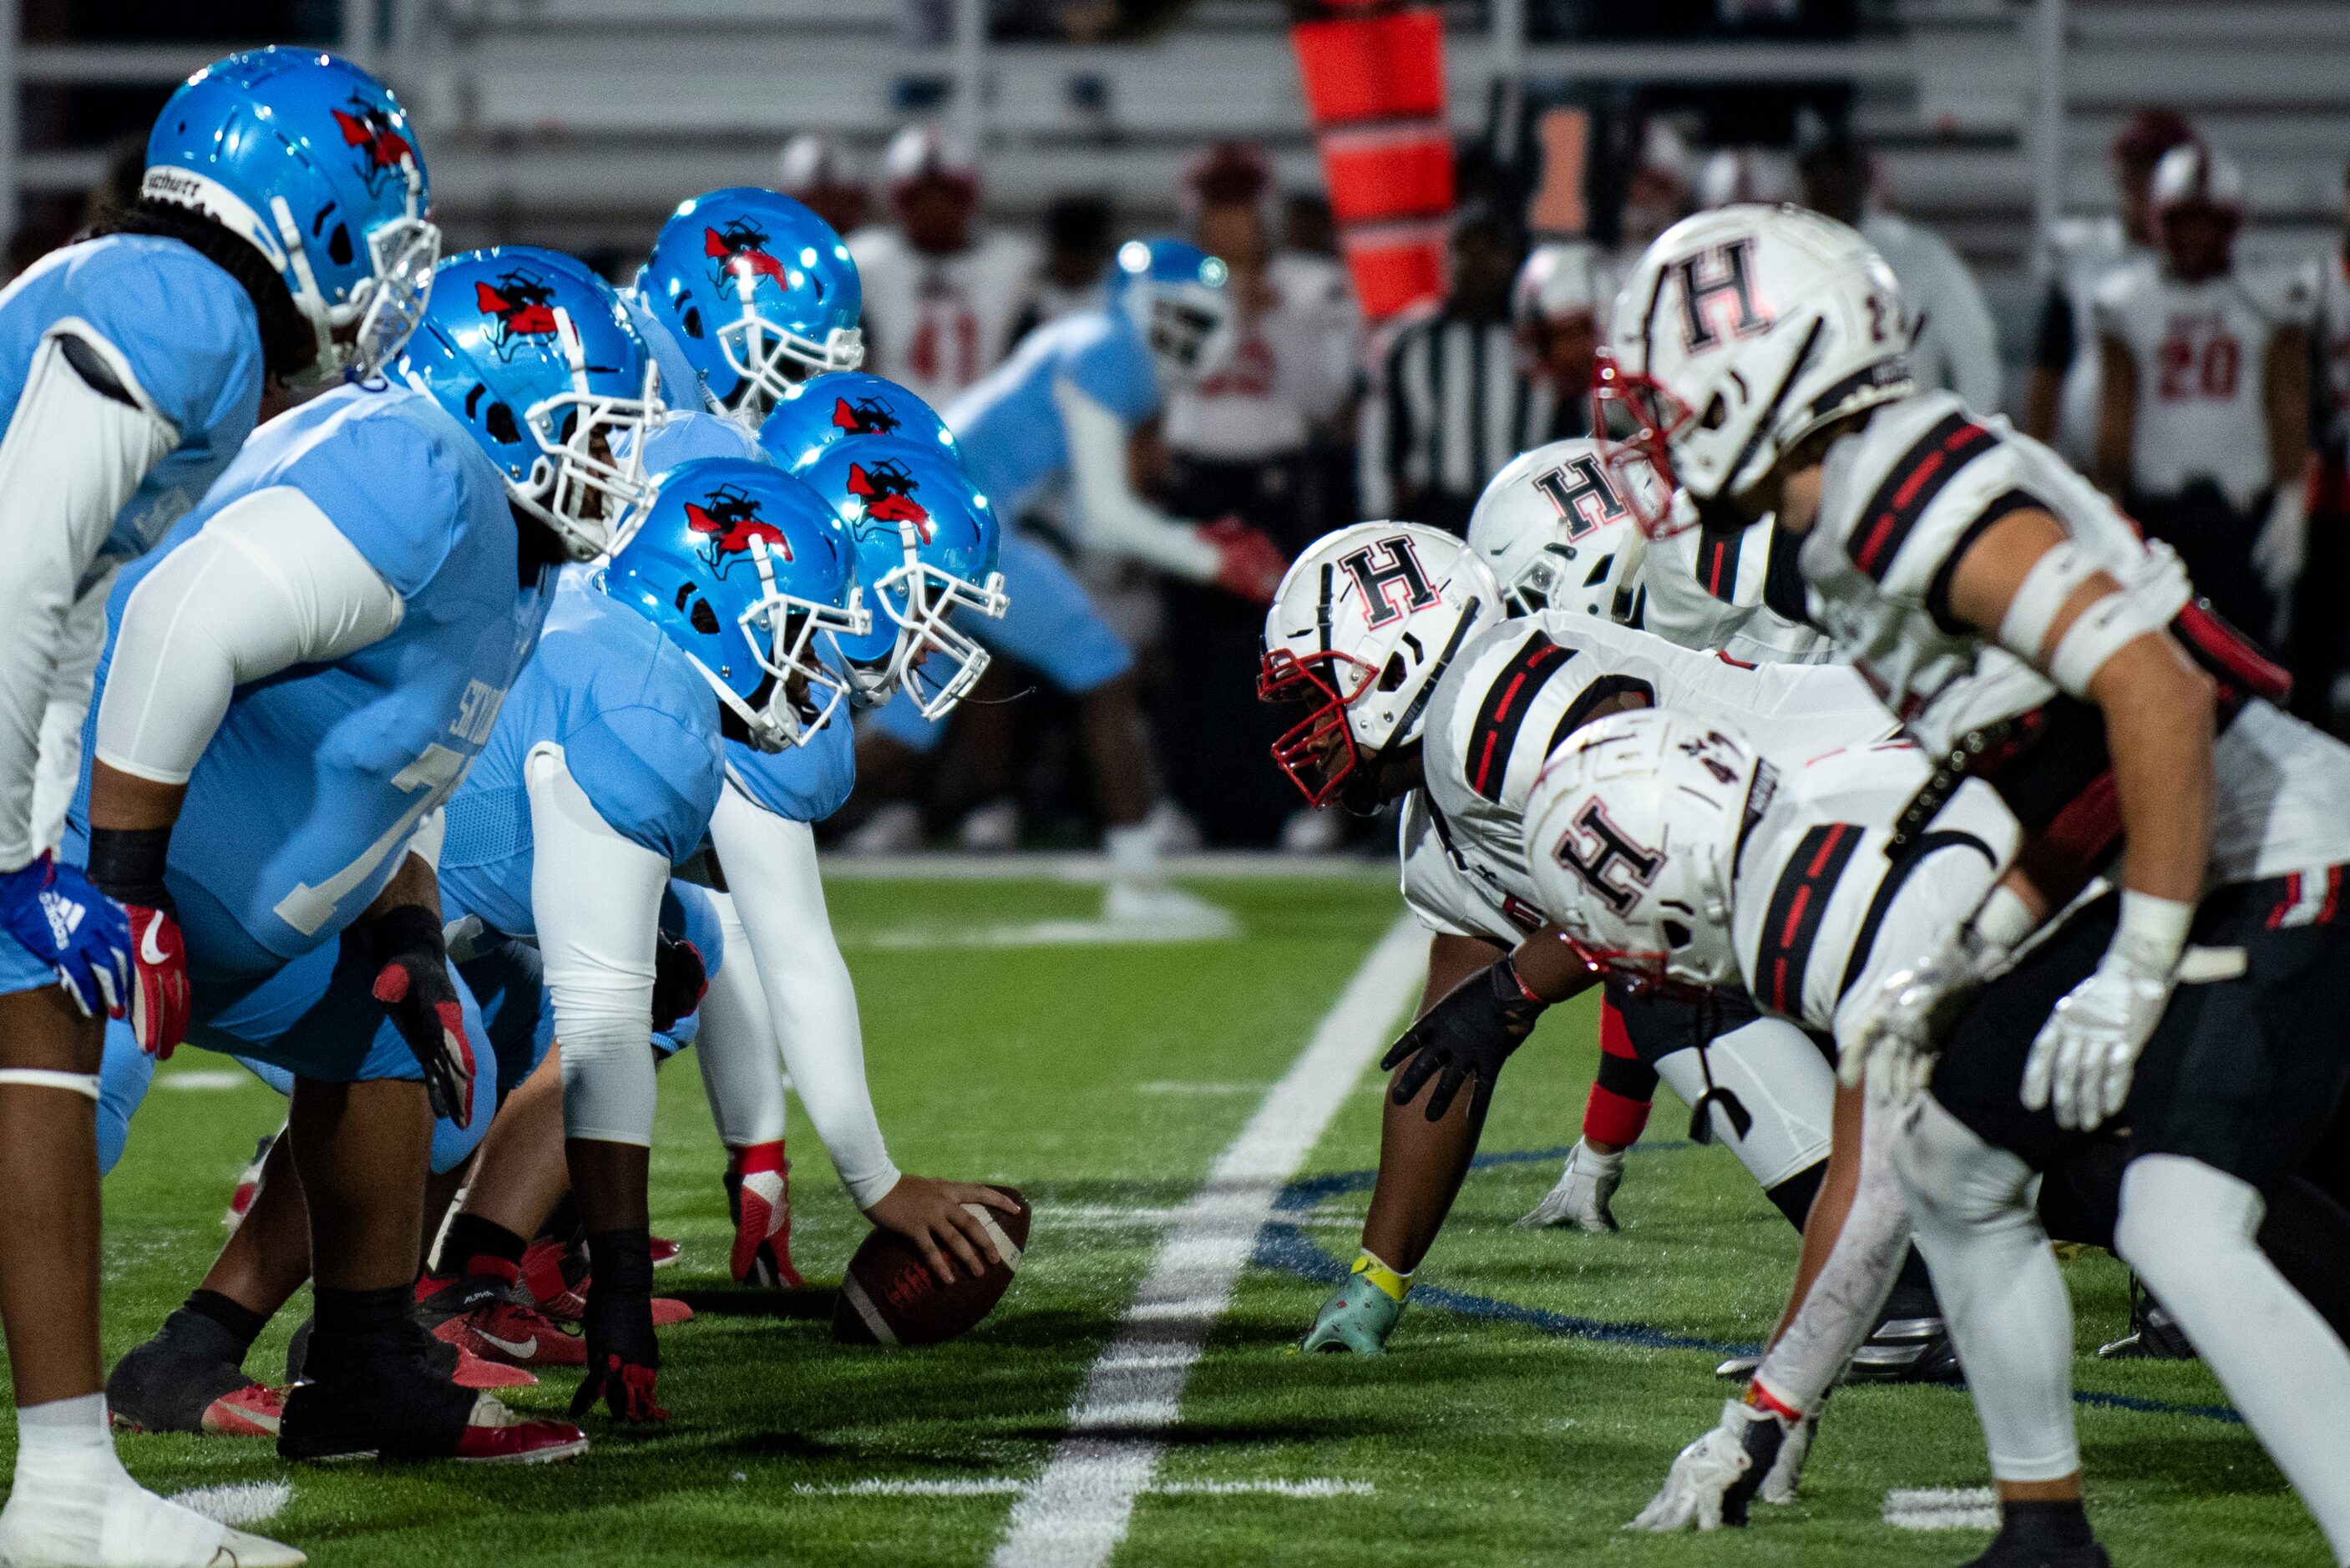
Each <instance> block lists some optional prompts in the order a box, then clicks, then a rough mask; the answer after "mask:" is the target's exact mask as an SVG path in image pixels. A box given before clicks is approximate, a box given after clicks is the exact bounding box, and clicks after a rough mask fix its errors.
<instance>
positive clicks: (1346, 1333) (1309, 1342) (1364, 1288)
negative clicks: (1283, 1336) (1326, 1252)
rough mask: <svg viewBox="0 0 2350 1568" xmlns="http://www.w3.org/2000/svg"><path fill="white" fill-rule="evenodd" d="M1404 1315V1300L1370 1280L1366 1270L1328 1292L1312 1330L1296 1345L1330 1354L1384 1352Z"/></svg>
mask: <svg viewBox="0 0 2350 1568" xmlns="http://www.w3.org/2000/svg"><path fill="white" fill-rule="evenodd" d="M1402 1316H1403V1303H1401V1302H1399V1301H1398V1300H1396V1299H1395V1298H1394V1297H1393V1296H1391V1295H1389V1294H1388V1293H1387V1292H1385V1291H1383V1290H1381V1289H1380V1288H1379V1287H1378V1285H1376V1284H1374V1283H1373V1282H1371V1277H1370V1276H1369V1275H1368V1274H1367V1273H1354V1274H1349V1275H1347V1282H1346V1283H1345V1284H1343V1285H1340V1286H1339V1287H1338V1288H1337V1289H1336V1290H1335V1291H1333V1292H1331V1293H1330V1299H1329V1300H1328V1301H1326V1302H1324V1303H1322V1310H1321V1312H1319V1313H1318V1314H1315V1318H1314V1329H1313V1332H1312V1333H1310V1334H1307V1335H1306V1336H1305V1344H1304V1345H1301V1346H1300V1347H1299V1348H1300V1349H1303V1350H1305V1351H1309V1352H1312V1351H1326V1352H1329V1353H1331V1354H1333V1355H1344V1354H1351V1355H1385V1354H1386V1353H1387V1348H1388V1335H1389V1334H1393V1333H1394V1332H1395V1325H1396V1320H1397V1319H1399V1318H1400V1317H1402Z"/></svg>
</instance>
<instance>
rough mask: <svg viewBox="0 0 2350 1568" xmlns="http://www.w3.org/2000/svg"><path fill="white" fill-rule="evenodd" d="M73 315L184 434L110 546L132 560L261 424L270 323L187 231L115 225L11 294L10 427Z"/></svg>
mask: <svg viewBox="0 0 2350 1568" xmlns="http://www.w3.org/2000/svg"><path fill="white" fill-rule="evenodd" d="M67 320H78V321H80V322H82V323H84V324H86V325H87V326H88V328H89V329H90V331H91V332H92V333H94V334H95V335H96V336H98V337H102V338H104V339H105V340H106V341H107V342H108V343H109V344H111V345H112V346H113V347H114V348H115V349H116V350H117V351H119V352H120V354H121V356H122V358H123V359H124V360H125V361H126V362H127V363H128V364H129V365H130V371H131V374H132V375H133V376H134V377H136V378H137V379H138V382H139V386H140V389H141V390H143V391H144V392H145V393H146V394H147V396H148V397H149V398H150V399H151V400H153V402H154V404H155V407H156V410H158V411H159V412H161V414H162V416H163V417H164V418H165V419H166V420H168V421H171V423H172V429H174V430H176V431H179V433H180V444H179V445H178V446H177V447H175V448H173V449H172V451H171V452H167V453H165V454H164V457H163V460H162V461H161V462H159V463H157V464H156V465H155V466H154V467H153V468H152V469H151V470H149V471H148V473H147V477H146V479H145V481H144V482H143V483H140V486H139V488H138V489H137V490H135V491H133V492H132V493H131V495H130V500H129V501H128V502H126V503H124V504H123V507H122V510H121V511H120V512H119V513H118V514H116V515H115V519H114V527H113V530H112V531H111V532H110V533H109V535H107V539H106V545H105V546H104V548H103V549H102V550H101V552H100V554H99V560H100V561H101V562H113V561H121V560H129V559H130V558H131V557H132V556H138V555H140V554H142V553H144V552H145V551H146V550H147V549H148V547H149V546H151V545H153V544H154V543H155V541H156V540H157V539H158V538H159V537H161V535H162V534H163V533H164V531H165V530H166V529H168V528H170V527H171V525H172V523H173V522H174V521H176V520H177V519H178V518H179V517H180V515H181V514H182V513H184V512H186V511H187V510H188V508H189V507H191V506H192V505H194V504H196V502H197V500H198V499H199V498H200V497H201V496H203V493H204V492H205V491H206V490H207V489H209V488H210V487H211V485H212V483H213V480H214V479H216V478H217V477H219V475H220V472H221V470H222V469H223V468H224V467H226V466H227V464H228V462H229V460H230V459H231V458H233V457H234V456H235V455H236V452H237V449H238V448H239V447H241V446H243V445H244V439H245V437H246V436H248V435H250V434H251V433H252V431H253V421H254V415H255V412H256V411H257V410H259V408H260V406H261V383H262V369H261V325H260V322H259V320H258V319H257V318H256V317H255V314H254V309H253V297H252V296H250V295H248V294H246V293H245V291H244V286H243V285H241V284H239V283H238V282H237V281H236V280H235V279H234V278H233V277H231V276H229V275H228V274H227V273H225V272H224V271H222V270H221V269H220V268H219V267H218V266H216V265H213V263H211V262H209V261H206V260H205V259H204V258H203V256H201V255H198V254H196V253H195V252H194V251H193V250H192V249H191V248H190V247H188V246H187V245H184V244H181V243H180V242H179V241H177V240H168V239H163V238H161V237H159V236H156V235H152V234H106V235H102V236H100V237H99V238H98V239H94V240H85V241H83V242H82V243H81V244H77V245H68V246H67V247H66V248H65V249H63V250H59V251H52V252H51V253H50V254H47V255H46V256H43V257H42V258H41V259H40V260H39V261H36V262H35V263H34V264H33V265H31V266H29V267H27V268H26V269H25V271H24V272H23V273H22V274H20V275H18V276H17V278H16V282H14V283H12V284H10V285H9V286H8V287H7V289H6V291H5V292H0V427H5V425H6V424H7V422H8V421H10V420H12V419H14V418H15V417H16V400H17V399H18V398H20V397H22V396H23V395H24V390H25V378H26V375H28V374H29V373H30V372H31V369H32V364H33V356H34V355H35V353H36V352H37V351H38V349H39V348H40V345H41V339H42V337H44V336H45V335H46V334H47V332H48V331H49V329H50V328H51V327H55V326H56V325H57V323H58V322H60V321H67ZM92 575H93V576H95V575H96V574H95V572H93V573H92Z"/></svg>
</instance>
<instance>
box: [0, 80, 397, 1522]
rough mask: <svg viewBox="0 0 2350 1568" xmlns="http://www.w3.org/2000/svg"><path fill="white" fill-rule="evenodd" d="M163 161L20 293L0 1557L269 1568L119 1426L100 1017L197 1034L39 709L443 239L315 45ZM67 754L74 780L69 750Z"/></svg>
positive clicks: (392, 328) (207, 84)
mask: <svg viewBox="0 0 2350 1568" xmlns="http://www.w3.org/2000/svg"><path fill="white" fill-rule="evenodd" d="M353 132H357V133H358V134H357V135H354V134H353ZM147 161H148V170H147V173H146V177H145V180H144V182H143V184H142V190H141V194H140V200H139V201H138V202H136V203H134V204H133V205H132V206H131V207H130V208H129V209H128V210H126V211H123V212H120V213H109V214H107V215H106V216H105V217H104V218H103V219H102V220H101V221H100V223H99V224H98V230H99V234H98V237H95V238H92V239H88V240H86V241H84V242H82V243H80V244H73V245H68V246H67V247H65V248H63V249H61V250H58V251H55V252H53V253H51V254H49V255H47V256H46V257H44V258H43V259H42V260H41V261H39V262H37V263H36V264H35V265H33V266H31V267H30V268H28V269H27V270H26V272H25V273H24V274H23V275H20V276H19V277H18V278H17V279H16V282H15V283H14V284H12V285H11V286H9V288H8V290H7V293H6V294H5V296H0V366H5V370H0V387H5V416H6V420H7V434H6V438H5V441H0V493H5V497H6V501H5V505H6V507H7V509H8V513H7V515H8V518H9V522H8V523H7V524H5V525H0V526H5V541H6V543H5V552H6V556H7V560H8V566H7V569H6V571H5V573H0V627H5V638H6V641H7V648H8V652H7V655H6V660H5V667H0V1149H5V1159H6V1166H5V1173H6V1183H7V1187H8V1190H9V1191H10V1193H11V1194H12V1196H13V1199H14V1201H15V1202H16V1205H17V1220H16V1222H15V1223H14V1225H13V1226H12V1228H11V1232H10V1235H9V1238H8V1242H7V1262H6V1267H5V1271H0V1317H5V1320H6V1324H7V1331H8V1349H9V1362H10V1370H11V1373H12V1376H13V1379H14V1383H15V1394H16V1405H17V1443H18V1446H17V1450H16V1485H15V1487H14V1488H13V1490H11V1492H10V1494H9V1499H8V1504H7V1507H6V1510H5V1512H0V1556H5V1557H7V1558H9V1559H12V1560H16V1559H23V1560H27V1561H34V1560H36V1561H40V1562H46V1563H99V1562H137V1563H154V1564H163V1565H176V1564H183V1563H184V1564H197V1565H202V1564H209V1563H214V1562H216V1561H220V1562H225V1561H229V1560H234V1561H235V1562H237V1563H244V1564H247V1565H248V1568H251V1565H253V1564H259V1563H299V1562H300V1561H302V1556H301V1553H299V1552H295V1551H292V1550H291V1549H289V1548H285V1547H281V1546H278V1545H277V1544H276V1542H268V1541H264V1540H262V1539H260V1538H258V1537H255V1536H251V1535H246V1534H244V1533H243V1532H237V1531H233V1530H224V1528H223V1527H222V1526H221V1525H219V1524H218V1523H216V1522H213V1521H210V1520H206V1519H203V1518H202V1517H201V1516H199V1515H197V1514H194V1513H192V1512H190V1511H187V1510H185V1509H182V1508H179V1507H176V1506H174V1505H172V1504H169V1503H166V1502H164V1501H162V1500H161V1499H159V1498H157V1497H155V1496H154V1495H153V1494H152V1493H150V1492H148V1491H146V1490H144V1489H142V1488H140V1486H138V1485H137V1483H135V1482H134V1481H132V1480H130V1477H129V1476H128V1475H127V1474H126V1473H124V1471H123V1469H122V1467H121V1465H120V1463H119V1462H118V1461H117V1459H116V1458H115V1455H114V1450H113V1447H112V1444H111V1442H110V1441H109V1438H108V1434H107V1412H106V1407H105V1401H104V1399H103V1397H101V1396H100V1394H99V1342H98V1287H99V1258H98V1241H99V1200H98V1169H97V1163H96V1158H95V1152H94V1144H93V1138H92V1117H91V1116H90V1114H89V1112H88V1109H87V1107H84V1106H81V1103H80V1097H81V1096H88V1098H90V1099H95V1098H96V1097H97V1094H98V1083H99V1079H98V1065H99V1049H100V1027H99V1013H100V1012H101V1011H103V1010H108V1009H111V1010H113V1011H116V1012H121V1011H123V1010H125V1009H134V1010H135V1011H136V1013H137V1020H138V1023H139V1025H140V1029H141V1032H142V1036H143V1038H144V1040H145V1041H146V1043H147V1044H148V1045H149V1046H150V1047H151V1048H159V1047H160V1048H166V1049H168V1048H169V1047H170V1046H171V1045H173V1044H177V1039H176V1037H175V1036H174V1037H171V1038H166V1037H165V1034H166V1033H167V1032H168V1030H167V1025H168V1023H169V1012H170V1009H171V1007H172V999H170V998H167V997H163V996H159V995H153V994H149V993H147V992H145V991H144V989H143V988H144V985H145V983H146V981H148V980H149V979H150V978H151V975H150V974H143V973H142V974H140V975H138V976H136V977H134V975H133V972H132V966H133V955H134V953H135V952H138V951H141V950H143V951H145V952H148V953H150V954H152V953H155V952H157V951H159V950H160V944H162V943H164V942H165V941H166V940H168V939H169V929H168V926H166V925H165V924H163V923H161V922H160V921H159V920H158V919H157V917H156V916H155V914H154V913H153V912H152V911H151V910H147V911H142V912H141V915H140V919H139V920H138V922H137V923H136V925H135V926H126V924H125V921H124V917H123V912H122V910H121V909H120V907H118V906H117V905H116V904H115V903H113V902H112V901H110V900H109V898H105V897H101V896H100V891H99V888H102V887H103V885H104V880H105V879H104V878H103V877H85V875H84V874H83V873H82V872H81V871H80V870H78V869H77V868H74V867H68V866H67V865H65V864H62V863H60V862H56V861H53V859H52V858H51V857H50V855H49V854H48V853H47V851H48V849H49V848H50V847H51V846H50V845H49V844H48V843H47V836H48V833H49V831H50V829H51V827H53V826H54V824H44V825H36V824H34V823H33V821H32V815H31V813H32V805H33V796H34V786H35V775H36V769H39V768H40V763H41V758H40V756H39V753H40V748H41V734H42V729H43V722H44V717H45V715H46V714H47V713H48V712H49V711H51V710H52V709H53V708H54V709H56V710H57V711H61V712H70V711H72V710H73V709H75V708H77V707H78V706H79V704H80V703H81V702H82V701H83V700H84V698H85V696H86V693H87V691H88V679H89V670H90V669H91V664H92V660H93V659H94V657H95V653H96V645H97V643H98V641H99V637H100V633H101V628H102V621H101V616H100V611H101V608H102V606H103V605H104V602H105V598H106V594H107V590H108V588H109V586H110V585H111V582H112V579H113V574H114V572H115V570H116V568H118V567H120V566H121V565H122V564H123V563H124V562H126V561H129V560H132V559H134V558H136V557H137V556H140V555H141V554H142V553H144V552H146V551H147V550H148V549H150V548H151V546H153V545H155V544H156V543H157V541H158V540H159V539H160V538H161V536H162V535H164V533H165V531H166V530H167V529H169V528H170V527H171V526H172V524H173V523H174V522H175V521H177V520H178V518H179V517H180V515H181V514H182V513H183V512H184V511H185V510H186V509H187V507H188V506H189V504H191V503H192V501H193V500H194V499H195V498H196V497H197V496H199V495H201V494H202V493H203V491H204V489H205V488H206V486H207V485H209V484H210V483H212V481H213V479H214V478H215V477H216V476H217V475H218V474H219V473H220V472H221V471H222V470H223V468H224V467H225V466H226V465H227V464H228V462H229V461H230V460H231V459H232V458H234V456H235V455H236V453H237V451H238V449H239V448H240V447H241V446H242V445H244V440H245V437H246V435H247V434H248V433H249V432H250V431H252V429H253V426H254V423H255V419H256V416H257V415H258V414H259V413H261V412H263V411H265V410H266V408H267V407H269V406H270V405H276V406H282V404H283V400H284V395H285V391H286V385H287V383H288V382H290V381H294V380H301V381H304V382H307V383H310V384H317V383H320V382H324V381H327V380H330V379H334V378H335V377H337V376H338V375H339V374H340V373H341V372H342V371H343V370H345V369H351V370H355V371H357V372H359V373H360V374H363V375H364V374H373V373H374V372H375V371H376V370H378V369H380V367H381V366H382V365H383V363H384V361H385V360H386V359H387V358H390V356H391V355H393V354H395V353H397V352H398V350H399V348H400V343H401V341H402V340H403V339H404V338H405V337H406V336H407V334H408V332H409V330H410V329H411V327H413V326H414V325H415V320H416V313H417V311H418V309H419V308H420V307H421V304H422V301H423V297H424V295H425V293H426V291H427V290H428V289H429V288H430V287H431V278H432V262H433V259H434V256H435V255H436V254H437V253H438V250H439V246H440V236H439V234H438V233H437V232H436V231H435V230H434V229H433V228H432V224H431V223H427V222H425V221H424V213H425V211H426V209H427V207H428V205H429V198H428V195H427V189H426V183H425V171H424V166H423V162H422V161H421V158H420V157H419V156H418V154H417V153H416V151H415V148H414V144H413V143H412V141H411V140H410V139H409V132H408V124H407V117H406V115H405V113H404V111H403V110H402V109H401V108H400V104H399V102H398V100H397V99H393V98H392V96H391V95H390V93H389V92H387V91H385V90H384V88H383V87H382V86H381V84H380V83H378V82H377V81H376V80H375V79H374V78H371V77H369V75H368V74H367V73H366V72H364V71H361V70H359V69H357V68H355V67H351V66H348V65H346V64H345V63H344V62H342V61H340V60H338V59H335V58H334V57H331V56H325V55H320V54H318V53H317V52H316V51H314V50H294V49H285V50H280V49H262V50H257V51H254V52H252V53H249V54H244V55H237V56H233V57H230V58H228V59H226V60H224V61H221V62H220V63H219V64H217V65H214V66H213V67H209V68H208V69H206V70H203V71H200V72H198V73H197V74H196V76H195V77H193V78H191V79H190V80H189V82H188V83H187V84H185V85H184V86H182V88H180V89H179V90H178V91H177V92H176V93H175V94H173V96H172V99H171V100H170V103H169V105H168V106H167V108H166V109H165V112H164V113H163V115H162V117H161V119H159V121H158V123H157V125H156V128H155V130H154V132H153V134H152V135H151V138H150V139H149V142H148V151H147ZM293 213H299V214H300V215H301V221H300V223H296V220H295V218H294V217H293V216H292V215H291V214H293ZM306 225H315V226H306ZM140 695H141V696H142V697H144V696H146V695H147V693H144V692H142V693H141V694H140ZM47 762H48V767H47V769H45V770H40V771H44V772H52V773H55V774H59V775H61V776H63V777H66V778H70V776H71V773H72V767H73V763H72V761H71V760H70V759H69V758H65V757H56V756H52V757H51V758H49V759H47ZM93 883H97V884H99V888H94V887H93V886H92V884H93ZM134 944H136V945H134Z"/></svg>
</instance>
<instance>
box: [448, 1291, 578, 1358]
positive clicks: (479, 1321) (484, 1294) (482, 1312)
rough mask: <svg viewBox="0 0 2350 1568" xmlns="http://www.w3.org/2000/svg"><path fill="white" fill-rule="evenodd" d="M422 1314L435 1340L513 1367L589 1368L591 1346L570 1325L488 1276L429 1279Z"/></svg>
mask: <svg viewBox="0 0 2350 1568" xmlns="http://www.w3.org/2000/svg"><path fill="white" fill-rule="evenodd" d="M417 1292H418V1296H419V1299H418V1301H417V1303H416V1313H417V1316H418V1318H419V1319H420V1320H421V1321H422V1323H423V1324H424V1325H425V1327H426V1328H428V1329H430V1330H431V1331H432V1337H433V1338H435V1339H437V1340H440V1341H442V1343H443V1344H446V1345H455V1346H456V1347H457V1351H458V1354H459V1355H460V1356H463V1355H464V1354H465V1353H466V1352H468V1351H470V1352H472V1353H473V1355H476V1356H479V1357H480V1358H481V1359H483V1360H484V1361H494V1362H500V1363H503V1364H504V1365H505V1366H587V1342H586V1341H585V1340H583V1339H581V1338H580V1337H579V1336H578V1335H577V1334H574V1333H572V1332H571V1331H570V1330H569V1329H568V1328H567V1326H566V1325H564V1324H560V1323H557V1322H556V1320H555V1319H553V1318H551V1317H549V1316H548V1315H547V1314H545V1313H543V1312H541V1311H539V1309H538V1308H536V1307H535V1306H533V1305H531V1304H530V1303H528V1302H525V1301H524V1300H522V1299H521V1297H520V1295H519V1293H517V1292H516V1291H515V1288H514V1287H513V1286H512V1285H510V1284H507V1283H505V1282H504V1281H501V1280H497V1279H494V1278H492V1277H490V1276H488V1275H470V1276H468V1277H466V1278H464V1279H461V1280H447V1279H443V1278H442V1277H441V1276H438V1275H430V1274H428V1275H426V1276H425V1278H424V1279H423V1280H422V1281H421V1282H419V1283H418V1285H417Z"/></svg>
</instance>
